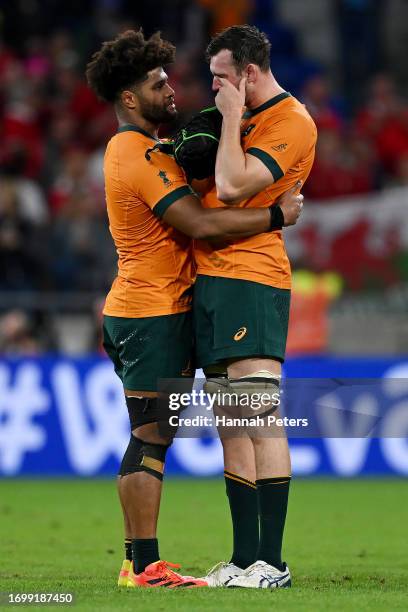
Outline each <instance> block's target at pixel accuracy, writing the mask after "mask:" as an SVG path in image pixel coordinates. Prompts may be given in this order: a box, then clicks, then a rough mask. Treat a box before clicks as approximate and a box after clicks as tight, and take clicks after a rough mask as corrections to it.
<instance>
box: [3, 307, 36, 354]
mask: <svg viewBox="0 0 408 612" xmlns="http://www.w3.org/2000/svg"><path fill="white" fill-rule="evenodd" d="M42 350H43V347H42V345H41V343H40V342H39V340H38V338H36V336H35V333H34V329H33V322H32V321H31V320H30V318H29V316H28V315H27V314H26V313H25V312H23V311H21V310H12V311H10V312H8V313H6V314H4V315H2V316H1V317H0V353H1V354H2V355H11V356H14V355H37V354H38V353H40V352H41V351H42Z"/></svg>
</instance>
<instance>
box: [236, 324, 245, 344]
mask: <svg viewBox="0 0 408 612" xmlns="http://www.w3.org/2000/svg"><path fill="white" fill-rule="evenodd" d="M246 333H247V328H246V327H240V328H239V330H238V331H237V333H236V334H235V336H234V340H235V342H239V341H240V340H242V338H243V337H244V336H245V335H246Z"/></svg>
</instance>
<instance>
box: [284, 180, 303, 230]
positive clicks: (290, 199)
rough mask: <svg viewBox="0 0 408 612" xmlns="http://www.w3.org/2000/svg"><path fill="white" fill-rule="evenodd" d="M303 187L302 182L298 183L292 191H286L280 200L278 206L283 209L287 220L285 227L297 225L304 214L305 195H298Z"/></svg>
mask: <svg viewBox="0 0 408 612" xmlns="http://www.w3.org/2000/svg"><path fill="white" fill-rule="evenodd" d="M301 186H302V181H298V182H297V183H296V185H294V186H293V187H292V188H291V189H288V191H285V193H283V194H282V195H281V197H280V198H279V200H278V204H279V206H280V207H281V209H282V212H283V217H284V219H285V223H284V225H285V227H286V226H288V225H295V223H296V221H297V220H298V218H299V216H300V213H301V212H302V207H303V195H302V194H301V193H297V192H298V191H299V189H300V188H301Z"/></svg>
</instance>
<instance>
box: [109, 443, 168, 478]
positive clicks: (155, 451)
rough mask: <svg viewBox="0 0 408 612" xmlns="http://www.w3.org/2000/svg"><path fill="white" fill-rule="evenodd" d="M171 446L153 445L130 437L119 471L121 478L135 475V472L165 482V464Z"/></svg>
mask: <svg viewBox="0 0 408 612" xmlns="http://www.w3.org/2000/svg"><path fill="white" fill-rule="evenodd" d="M169 446H171V444H153V443H151V442H145V441H144V440H140V438H136V436H133V435H132V436H130V441H129V444H128V447H127V449H126V452H125V454H124V456H123V459H122V463H121V465H120V469H119V475H120V476H126V475H127V474H134V473H135V472H147V473H148V474H151V476H154V477H155V478H158V479H159V480H163V472H164V462H165V460H166V453H167V449H168V448H169Z"/></svg>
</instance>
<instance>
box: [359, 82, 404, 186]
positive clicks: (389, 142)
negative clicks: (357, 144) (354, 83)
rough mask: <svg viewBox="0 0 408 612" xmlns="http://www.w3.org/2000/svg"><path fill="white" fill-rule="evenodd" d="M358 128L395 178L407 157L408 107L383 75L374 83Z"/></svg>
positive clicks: (361, 113) (393, 85) (361, 111)
mask: <svg viewBox="0 0 408 612" xmlns="http://www.w3.org/2000/svg"><path fill="white" fill-rule="evenodd" d="M356 125H357V129H358V130H359V133H360V134H361V135H362V136H363V137H366V138H368V139H370V141H371V142H372V144H373V146H374V147H375V150H376V152H377V155H378V157H379V159H380V162H381V163H382V165H383V166H384V169H385V171H386V172H387V173H389V174H391V175H396V173H397V166H398V163H399V160H400V159H401V158H402V157H404V156H405V155H408V105H407V102H406V101H405V100H402V99H401V98H400V96H399V95H398V93H397V88H396V85H395V83H394V81H393V80H392V78H391V77H390V76H388V75H385V74H380V75H378V76H376V77H375V78H374V79H373V81H372V83H371V86H370V89H369V96H368V102H367V104H366V106H365V107H364V108H363V109H362V110H360V111H359V113H358V115H357V119H356Z"/></svg>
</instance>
